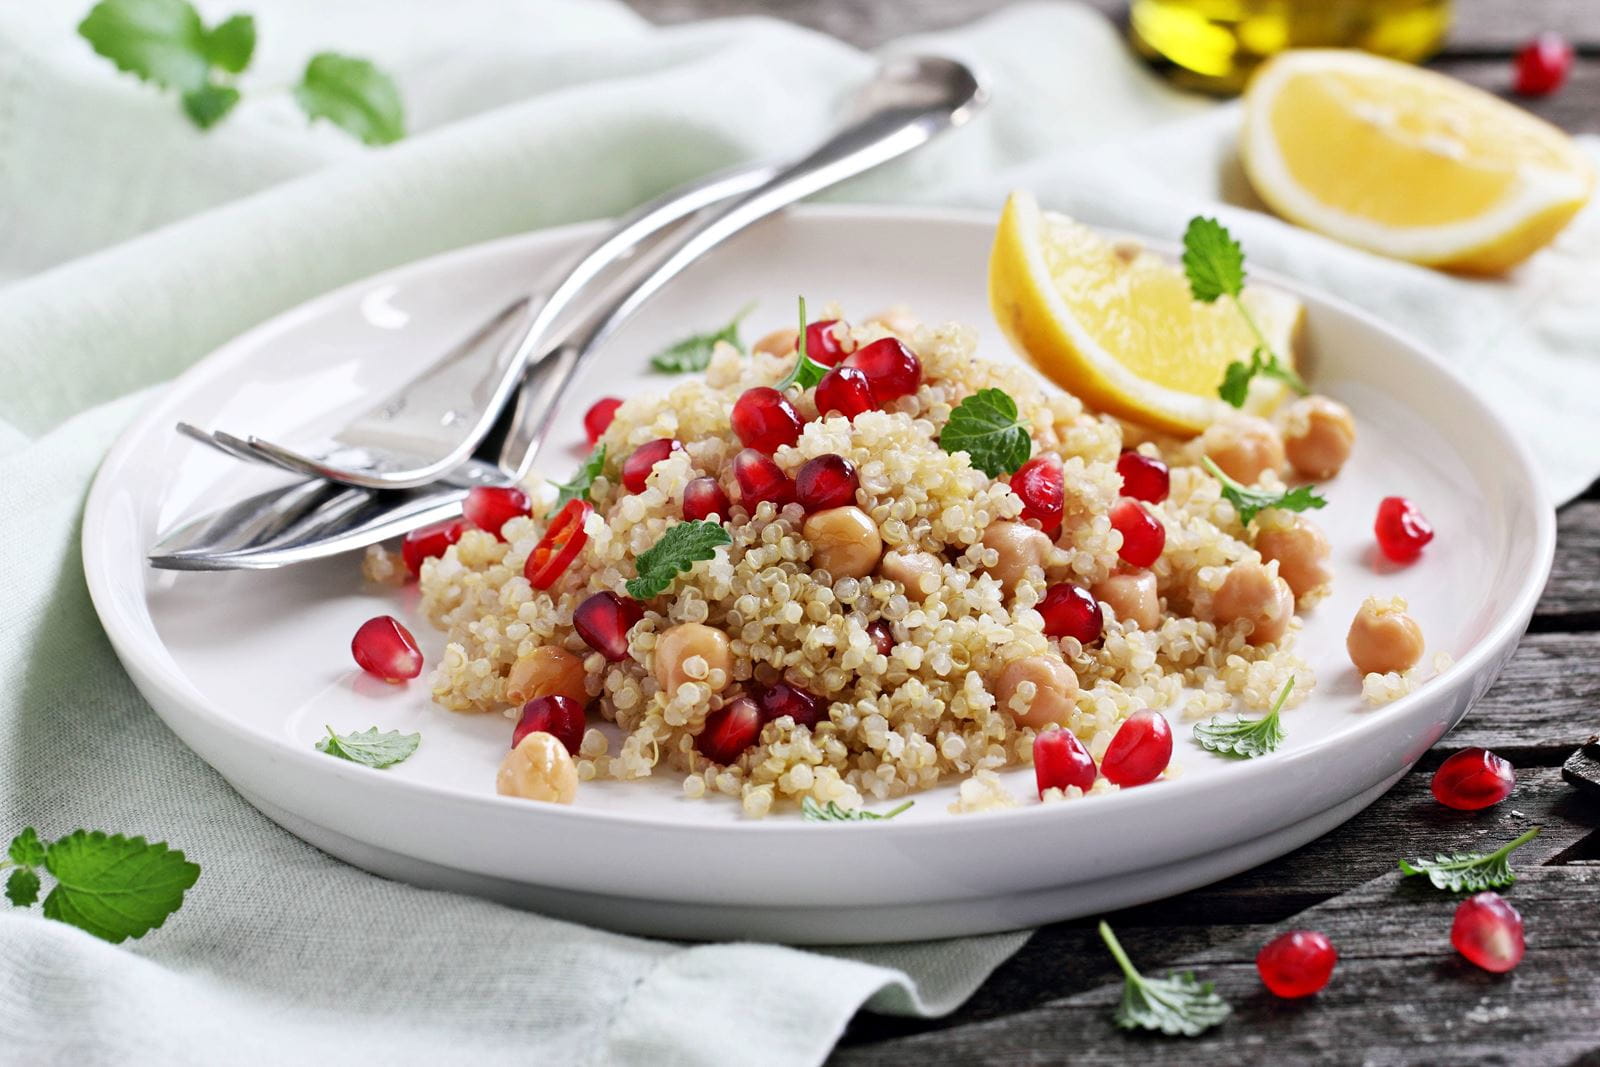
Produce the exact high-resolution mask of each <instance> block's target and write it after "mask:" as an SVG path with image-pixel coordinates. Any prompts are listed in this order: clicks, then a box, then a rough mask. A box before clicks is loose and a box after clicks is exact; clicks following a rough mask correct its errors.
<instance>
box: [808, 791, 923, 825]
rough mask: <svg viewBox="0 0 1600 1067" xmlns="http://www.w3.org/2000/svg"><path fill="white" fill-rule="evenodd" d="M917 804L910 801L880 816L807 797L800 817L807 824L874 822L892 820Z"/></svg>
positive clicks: (865, 810)
mask: <svg viewBox="0 0 1600 1067" xmlns="http://www.w3.org/2000/svg"><path fill="white" fill-rule="evenodd" d="M915 803H916V801H914V800H908V801H906V802H905V803H904V804H901V805H900V806H899V807H898V808H894V809H892V810H890V811H886V812H883V813H882V814H878V813H877V812H871V811H868V810H867V809H866V808H841V807H840V806H839V802H838V801H835V800H830V801H828V802H827V803H826V804H818V803H817V802H816V801H815V800H813V799H811V798H810V797H806V798H805V799H804V800H802V801H801V802H800V817H801V818H803V819H805V820H806V821H807V822H873V821H876V820H880V819H892V818H894V817H895V816H896V815H899V814H900V813H901V812H902V811H905V810H906V809H907V808H909V807H911V805H913V804H915Z"/></svg>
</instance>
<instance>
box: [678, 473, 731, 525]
mask: <svg viewBox="0 0 1600 1067" xmlns="http://www.w3.org/2000/svg"><path fill="white" fill-rule="evenodd" d="M731 508H732V505H731V504H729V503H728V494H727V493H724V492H723V491H722V486H721V485H718V484H717V480H716V479H715V478H711V477H704V478H693V479H691V480H690V481H689V484H688V485H686V486H684V487H683V517H684V518H686V519H709V518H710V517H711V516H713V515H715V516H717V517H718V518H720V519H723V520H724V521H726V520H727V518H728V514H729V511H730V509H731Z"/></svg>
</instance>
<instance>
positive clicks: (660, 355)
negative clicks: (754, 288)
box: [650, 302, 755, 374]
mask: <svg viewBox="0 0 1600 1067" xmlns="http://www.w3.org/2000/svg"><path fill="white" fill-rule="evenodd" d="M753 310H755V304H754V303H753V302H752V303H749V304H746V305H745V306H744V307H742V308H740V309H739V313H738V314H736V315H734V317H733V319H732V321H730V322H729V323H728V324H727V325H726V326H722V327H719V328H718V329H715V330H712V331H710V332H709V333H696V334H690V335H689V336H688V337H685V338H683V339H682V340H679V341H675V342H673V343H672V344H670V345H668V346H667V347H666V348H663V349H662V350H661V351H660V352H657V353H656V354H655V355H653V356H651V357H650V369H651V370H657V371H660V372H661V373H663V374H687V373H689V372H691V371H702V370H705V369H706V368H707V367H708V366H710V365H711V350H712V349H714V348H716V346H717V342H718V341H726V342H727V343H728V344H730V345H732V346H733V347H735V348H737V349H738V350H739V352H740V354H741V355H742V354H744V351H745V349H744V342H743V341H741V340H739V324H740V323H741V322H743V321H744V317H745V316H746V315H748V314H750V312H751V311H753Z"/></svg>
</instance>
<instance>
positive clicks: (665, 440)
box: [622, 437, 683, 493]
mask: <svg viewBox="0 0 1600 1067" xmlns="http://www.w3.org/2000/svg"><path fill="white" fill-rule="evenodd" d="M682 451H683V444H682V443H681V442H679V441H675V440H673V439H672V438H670V437H658V438H656V439H655V440H654V441H646V442H645V443H644V444H642V445H640V446H639V447H638V448H636V449H634V450H633V454H632V455H630V456H629V457H628V458H627V459H625V460H623V462H622V485H623V488H625V489H627V490H628V492H630V493H642V492H644V481H645V479H646V478H648V477H650V472H651V471H652V470H654V469H655V465H656V464H657V463H660V462H661V461H662V460H664V459H666V458H667V457H668V456H670V455H672V454H673V453H674V452H682Z"/></svg>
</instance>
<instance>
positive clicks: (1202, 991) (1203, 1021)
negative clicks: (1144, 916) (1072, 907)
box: [1100, 922, 1233, 1037]
mask: <svg viewBox="0 0 1600 1067" xmlns="http://www.w3.org/2000/svg"><path fill="white" fill-rule="evenodd" d="M1100 939H1101V940H1102V941H1104V942H1105V943H1106V948H1108V949H1110V950H1111V955H1112V957H1113V958H1115V959H1116V961H1117V966H1118V967H1121V968H1122V974H1123V976H1124V978H1125V979H1126V980H1125V982H1124V983H1123V986H1122V1003H1121V1004H1120V1005H1118V1007H1117V1015H1116V1019H1117V1025H1118V1026H1120V1027H1122V1028H1123V1029H1124V1030H1139V1029H1143V1030H1159V1031H1161V1032H1162V1033H1163V1034H1174V1035H1176V1034H1182V1035H1183V1036H1184V1037H1194V1036H1196V1035H1197V1034H1201V1033H1204V1032H1205V1031H1207V1030H1209V1029H1211V1028H1212V1027H1213V1026H1216V1025H1217V1024H1218V1023H1220V1022H1221V1021H1222V1020H1224V1019H1226V1018H1227V1017H1228V1016H1229V1015H1230V1014H1231V1013H1232V1011H1233V1009H1232V1008H1230V1007H1228V1003H1227V1001H1225V1000H1223V999H1222V998H1221V997H1219V996H1218V995H1217V994H1216V993H1215V992H1213V991H1212V983H1210V982H1197V981H1195V979H1194V974H1193V973H1192V972H1191V973H1186V974H1178V973H1177V972H1176V971H1174V972H1173V973H1171V974H1169V975H1168V976H1167V977H1165V978H1146V977H1145V976H1144V975H1142V974H1140V973H1139V972H1138V971H1137V970H1135V969H1134V966H1133V964H1132V963H1130V962H1129V961H1128V956H1127V953H1125V952H1123V951H1122V945H1121V943H1120V942H1118V941H1117V937H1116V935H1115V934H1113V933H1112V932H1111V927H1109V926H1107V925H1106V924H1105V923H1104V922H1102V923H1101V924H1100Z"/></svg>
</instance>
